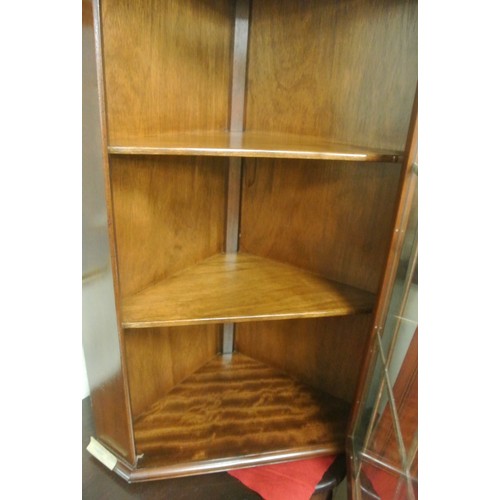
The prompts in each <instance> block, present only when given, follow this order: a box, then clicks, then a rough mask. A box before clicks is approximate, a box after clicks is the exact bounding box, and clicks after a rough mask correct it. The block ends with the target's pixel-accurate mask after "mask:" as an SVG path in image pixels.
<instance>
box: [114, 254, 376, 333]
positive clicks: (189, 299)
mask: <svg viewBox="0 0 500 500" xmlns="http://www.w3.org/2000/svg"><path fill="white" fill-rule="evenodd" d="M374 300H375V297H374V295H373V294H371V293H368V292H365V291H363V290H359V289H356V288H353V287H350V286H347V285H343V284H341V283H336V282H333V281H329V280H327V279H325V278H322V277H320V276H316V275H314V274H311V273H308V272H307V271H303V270H301V269H298V268H295V267H293V266H289V265H286V264H281V263H279V262H274V261H272V260H269V259H263V258H260V257H256V256H254V255H247V254H242V253H240V254H219V255H214V256H213V257H210V258H209V259H206V260H204V261H203V262H201V263H200V264H197V265H196V266H193V267H191V268H189V269H186V270H185V271H182V272H180V273H178V274H176V275H175V276H171V277H169V278H166V279H165V280H163V281H160V282H158V283H156V284H154V285H152V286H150V287H148V288H146V289H144V290H142V291H141V292H139V293H137V294H135V295H132V296H129V297H125V298H124V299H123V310H122V318H123V326H124V327H125V328H144V327H152V326H174V325H193V324H200V323H221V322H224V321H232V322H241V321H249V320H253V321H263V320H269V319H275V320H277V319H287V318H305V317H311V318H314V317H321V316H342V315H346V314H355V313H362V312H368V311H370V310H371V309H372V306H373V303H374Z"/></svg>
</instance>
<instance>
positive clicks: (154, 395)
mask: <svg viewBox="0 0 500 500" xmlns="http://www.w3.org/2000/svg"><path fill="white" fill-rule="evenodd" d="M220 335H221V327H220V325H198V326H185V327H182V328H180V327H178V328H175V327H173V328H154V329H153V328H151V329H148V328H145V329H144V330H141V332H140V334H138V332H137V331H136V330H134V331H130V330H125V346H126V348H127V368H128V376H129V384H130V399H131V404H132V414H133V417H134V418H135V417H137V416H138V415H139V414H141V413H143V412H144V411H145V410H146V409H147V408H148V407H149V406H151V405H152V404H153V403H154V402H155V401H157V400H158V399H159V398H160V397H162V396H164V395H165V393H166V392H167V391H169V390H170V389H172V388H173V387H174V386H175V385H177V384H178V383H179V382H181V381H182V380H184V379H185V378H186V377H188V376H189V375H191V374H192V373H194V372H195V371H196V370H198V368H200V367H201V366H203V365H204V364H205V363H206V362H207V360H208V359H211V358H213V357H214V356H215V355H216V354H217V353H218V352H220V345H221V339H220Z"/></svg>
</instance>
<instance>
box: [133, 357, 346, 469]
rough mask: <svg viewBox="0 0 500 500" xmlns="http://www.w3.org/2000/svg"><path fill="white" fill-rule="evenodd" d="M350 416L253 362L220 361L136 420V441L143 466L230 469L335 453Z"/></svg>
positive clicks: (322, 396)
mask: <svg viewBox="0 0 500 500" xmlns="http://www.w3.org/2000/svg"><path fill="white" fill-rule="evenodd" d="M348 413H349V405H348V404H347V403H346V402H344V401H342V400H340V399H336V398H333V397H331V396H329V395H327V394H325V393H323V392H320V391H317V390H314V389H312V388H311V387H308V386H307V385H304V384H302V383H300V382H298V381H296V380H294V379H292V378H290V377H289V376H287V375H286V374H284V373H283V372H280V371H278V370H276V369H273V368H271V367H268V366H266V365H264V364H262V363H260V362H258V361H255V360H252V359H251V358H248V357H246V356H243V355H241V354H233V355H229V356H217V357H216V358H214V359H212V360H211V361H209V362H208V363H207V364H206V365H204V366H203V367H202V368H201V369H200V370H198V371H197V372H196V373H194V374H193V375H191V376H190V377H188V378H187V379H186V380H184V381H183V382H182V383H181V384H179V385H177V386H176V387H175V388H174V389H172V390H171V391H170V392H169V393H168V394H166V396H165V397H164V398H163V399H161V400H160V401H158V402H157V403H155V404H154V405H153V406H152V407H151V409H149V410H148V411H147V412H146V413H144V414H143V415H141V416H140V417H139V418H137V420H136V421H135V424H134V428H135V440H136V445H137V450H138V453H144V458H143V460H142V461H141V463H140V466H141V467H142V466H144V467H151V466H155V467H157V466H160V465H163V466H166V465H169V464H171V465H176V464H182V463H190V464H191V465H195V464H196V462H207V463H208V462H209V461H211V460H214V459H218V460H226V461H227V460H233V465H232V468H235V467H241V466H242V465H250V464H252V461H255V460H258V458H259V456H260V455H263V454H266V453H267V454H271V455H272V454H274V456H275V459H279V455H280V454H281V455H282V456H285V455H286V453H287V452H289V451H290V450H303V451H304V452H305V451H307V450H308V451H309V452H312V453H313V454H314V453H316V454H317V455H322V454H328V453H335V452H339V451H340V450H342V449H343V446H344V436H345V434H344V433H345V428H346V425H347V418H348ZM229 468H231V467H229ZM200 472H201V471H200Z"/></svg>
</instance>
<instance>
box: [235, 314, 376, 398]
mask: <svg viewBox="0 0 500 500" xmlns="http://www.w3.org/2000/svg"><path fill="white" fill-rule="evenodd" d="M371 320H372V316H371V314H362V315H356V316H345V317H341V318H317V319H307V320H289V321H272V322H260V323H240V324H238V325H237V326H236V336H235V349H236V351H238V352H241V353H243V354H245V355H247V356H250V357H252V358H255V359H258V360H260V361H263V362H264V363H268V364H270V365H272V366H274V367H276V368H280V369H281V370H283V371H285V372H287V373H288V374H290V375H293V376H295V377H296V378H297V379H298V380H300V381H301V382H304V383H307V384H309V385H311V386H313V387H315V388H317V389H321V390H323V391H325V392H328V393H329V394H331V395H332V396H335V397H338V398H341V399H344V400H346V401H352V399H353V397H354V392H355V390H356V383H357V379H358V373H359V370H360V367H361V362H362V358H363V351H364V345H365V342H366V339H367V335H368V332H369V329H370V324H371Z"/></svg>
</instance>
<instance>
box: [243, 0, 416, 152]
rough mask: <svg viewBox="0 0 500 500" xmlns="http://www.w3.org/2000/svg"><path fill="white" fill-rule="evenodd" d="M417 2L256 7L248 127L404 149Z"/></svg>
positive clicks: (319, 1) (318, 0)
mask: <svg viewBox="0 0 500 500" xmlns="http://www.w3.org/2000/svg"><path fill="white" fill-rule="evenodd" d="M416 17H417V2H416V1H413V0H406V1H404V0H403V1H398V2H395V1H393V0H384V1H377V2H373V1H372V0H356V1H351V0H341V1H337V2H333V1H331V0H312V1H309V2H302V1H298V0H296V1H290V0H265V1H263V0H262V1H254V2H252V13H251V19H252V23H251V26H250V46H249V55H248V84H247V107H246V122H245V128H246V130H250V131H259V132H261V131H262V132H264V131H265V132H277V133H290V134H299V135H308V136H317V137H322V138H325V139H330V140H332V141H334V142H338V143H341V144H342V143H345V144H353V145H358V146H365V147H368V148H370V147H374V148H381V149H385V148H387V149H395V150H402V149H403V147H404V145H405V140H406V132H407V128H408V124H409V119H410V113H411V107H412V102H413V96H414V92H415V88H416V81H417V29H416Z"/></svg>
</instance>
